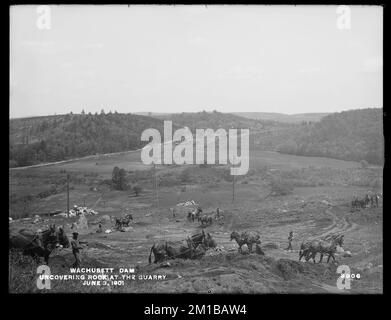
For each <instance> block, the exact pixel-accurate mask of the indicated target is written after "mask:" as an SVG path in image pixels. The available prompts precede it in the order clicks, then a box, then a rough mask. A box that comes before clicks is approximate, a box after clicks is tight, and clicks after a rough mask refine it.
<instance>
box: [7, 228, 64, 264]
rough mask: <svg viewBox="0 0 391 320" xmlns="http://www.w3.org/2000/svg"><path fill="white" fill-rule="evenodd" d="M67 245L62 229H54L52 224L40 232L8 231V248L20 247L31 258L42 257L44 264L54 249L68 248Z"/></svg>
mask: <svg viewBox="0 0 391 320" xmlns="http://www.w3.org/2000/svg"><path fill="white" fill-rule="evenodd" d="M69 245H70V244H69V239H68V237H67V235H66V234H65V232H64V229H63V228H61V227H59V228H58V229H56V227H55V225H54V224H53V225H51V226H50V228H49V229H48V230H45V231H42V232H40V233H35V232H33V231H32V230H28V229H21V230H18V231H16V230H11V231H10V241H9V248H10V249H12V248H14V249H20V250H22V251H23V254H25V255H29V256H32V257H33V258H39V257H43V258H44V260H45V263H46V264H49V256H50V254H51V253H52V251H53V250H54V249H56V248H58V247H60V246H62V247H64V248H68V247H69Z"/></svg>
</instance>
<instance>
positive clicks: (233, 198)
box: [232, 157, 236, 202]
mask: <svg viewBox="0 0 391 320" xmlns="http://www.w3.org/2000/svg"><path fill="white" fill-rule="evenodd" d="M235 161H236V157H234V161H233V162H234V163H235ZM234 163H233V164H232V169H234ZM233 171H235V170H233ZM234 173H235V172H234ZM232 202H235V175H234V174H233V175H232Z"/></svg>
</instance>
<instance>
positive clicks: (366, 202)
mask: <svg viewBox="0 0 391 320" xmlns="http://www.w3.org/2000/svg"><path fill="white" fill-rule="evenodd" d="M381 196H382V194H381V193H375V194H372V193H367V194H366V195H365V197H364V198H362V199H359V198H358V197H354V198H353V200H352V203H351V204H352V210H358V209H360V208H361V209H364V208H368V207H371V208H377V207H379V204H380V198H381Z"/></svg>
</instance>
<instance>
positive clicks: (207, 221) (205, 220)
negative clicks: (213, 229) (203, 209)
mask: <svg viewBox="0 0 391 320" xmlns="http://www.w3.org/2000/svg"><path fill="white" fill-rule="evenodd" d="M198 221H199V222H201V225H204V223H205V224H206V225H208V224H212V222H213V217H212V216H208V215H206V214H204V215H203V216H202V217H201V216H200V217H198Z"/></svg>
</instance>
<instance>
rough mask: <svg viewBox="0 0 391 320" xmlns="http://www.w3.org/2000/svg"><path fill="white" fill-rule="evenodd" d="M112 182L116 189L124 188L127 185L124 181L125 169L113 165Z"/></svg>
mask: <svg viewBox="0 0 391 320" xmlns="http://www.w3.org/2000/svg"><path fill="white" fill-rule="evenodd" d="M112 182H113V187H114V189H116V190H126V189H127V187H128V184H127V181H126V171H125V169H120V168H118V167H114V169H113V173H112Z"/></svg>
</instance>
